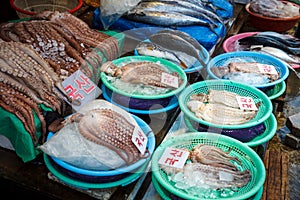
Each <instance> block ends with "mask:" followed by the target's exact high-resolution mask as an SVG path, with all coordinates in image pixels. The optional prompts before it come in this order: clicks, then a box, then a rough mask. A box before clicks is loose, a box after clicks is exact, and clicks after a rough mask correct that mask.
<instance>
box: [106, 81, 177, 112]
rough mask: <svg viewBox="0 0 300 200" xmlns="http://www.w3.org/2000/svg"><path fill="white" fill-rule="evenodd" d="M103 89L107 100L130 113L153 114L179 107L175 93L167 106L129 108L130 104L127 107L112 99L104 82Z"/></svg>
mask: <svg viewBox="0 0 300 200" xmlns="http://www.w3.org/2000/svg"><path fill="white" fill-rule="evenodd" d="M101 90H102V94H103V98H104V99H105V100H107V101H108V102H111V103H113V104H114V105H117V106H119V107H120V108H122V109H124V110H126V111H128V112H130V113H133V114H142V115H152V114H157V113H165V112H168V111H170V110H172V109H174V108H177V107H178V98H177V96H176V95H174V96H172V97H171V99H170V100H169V101H168V105H166V106H165V107H163V106H160V105H156V106H157V108H155V109H154V108H151V109H133V108H129V107H128V106H127V107H126V106H123V105H121V104H119V103H116V102H114V100H113V99H112V92H111V91H110V90H109V89H108V88H107V87H106V86H105V85H104V84H102V85H101Z"/></svg>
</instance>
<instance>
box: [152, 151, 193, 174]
mask: <svg viewBox="0 0 300 200" xmlns="http://www.w3.org/2000/svg"><path fill="white" fill-rule="evenodd" d="M189 154H190V153H189V152H188V151H186V150H183V149H177V148H172V147H167V148H166V149H165V151H164V153H163V155H162V156H161V157H160V159H159V161H158V164H161V165H166V166H169V167H175V168H180V169H182V168H183V166H184V164H185V162H186V160H187V158H188V156H189Z"/></svg>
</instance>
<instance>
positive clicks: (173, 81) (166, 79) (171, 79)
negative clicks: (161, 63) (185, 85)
mask: <svg viewBox="0 0 300 200" xmlns="http://www.w3.org/2000/svg"><path fill="white" fill-rule="evenodd" d="M161 83H164V84H166V85H169V86H172V87H174V88H178V86H179V83H178V77H176V76H173V75H170V74H168V73H165V72H163V73H162V74H161Z"/></svg>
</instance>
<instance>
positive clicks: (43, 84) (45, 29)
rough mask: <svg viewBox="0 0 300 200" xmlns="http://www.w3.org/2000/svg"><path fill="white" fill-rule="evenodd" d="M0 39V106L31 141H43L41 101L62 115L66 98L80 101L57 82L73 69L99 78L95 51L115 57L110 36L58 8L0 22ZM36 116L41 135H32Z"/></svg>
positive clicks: (98, 58)
mask: <svg viewBox="0 0 300 200" xmlns="http://www.w3.org/2000/svg"><path fill="white" fill-rule="evenodd" d="M0 43H1V47H0V48H1V51H0V65H1V72H0V85H1V86H0V87H1V97H0V106H1V107H2V108H3V109H4V110H5V111H7V112H10V113H12V114H14V115H15V116H17V117H18V119H19V120H20V122H22V124H23V125H24V128H25V130H26V131H27V132H28V133H29V134H30V136H31V138H32V140H33V143H34V144H35V145H37V144H38V143H39V142H40V143H43V142H44V141H45V134H46V122H45V119H44V114H43V112H42V111H43V109H42V108H41V105H43V106H45V107H47V108H49V109H51V110H52V111H53V112H56V113H57V114H58V115H61V116H64V115H65V114H66V103H65V100H67V101H68V102H70V103H72V104H73V105H80V102H79V101H78V100H72V99H71V98H70V97H69V96H68V95H67V93H66V91H65V90H64V88H63V86H62V81H63V80H64V79H66V78H67V77H69V76H70V75H71V74H72V73H73V72H75V71H76V70H78V69H80V70H82V72H83V73H85V74H86V75H87V76H88V77H89V78H90V79H91V80H95V81H98V80H99V77H98V76H97V75H99V66H100V65H101V64H102V57H101V56H100V53H99V52H102V54H103V55H105V56H106V58H107V59H115V58H117V57H118V56H119V49H118V41H117V40H116V39H115V38H113V37H111V36H109V35H106V34H103V33H101V32H99V31H97V30H94V29H91V28H89V27H88V25H87V24H86V23H85V22H83V21H82V20H80V19H79V18H77V17H75V16H73V15H72V14H70V13H60V12H57V11H56V12H51V11H45V12H43V13H40V14H38V15H36V16H33V17H32V18H30V19H28V20H22V21H18V22H7V23H3V24H1V32H0ZM35 115H36V116H37V118H38V119H39V121H40V123H41V129H42V131H41V132H42V137H41V140H38V138H37V136H36V134H37V132H38V131H37V130H36V129H37V127H36V124H35V120H34V116H35ZM26 131H25V133H26Z"/></svg>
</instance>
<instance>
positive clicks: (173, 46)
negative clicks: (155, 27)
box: [149, 32, 206, 67]
mask: <svg viewBox="0 0 300 200" xmlns="http://www.w3.org/2000/svg"><path fill="white" fill-rule="evenodd" d="M149 40H150V41H151V42H153V43H156V44H159V45H160V46H162V47H164V48H166V49H169V50H172V51H181V52H184V53H186V54H187V55H190V56H192V57H195V58H196V59H197V60H198V61H199V62H200V63H201V65H202V66H204V67H205V66H206V64H205V63H204V61H203V59H204V58H203V57H201V56H200V54H199V52H200V51H199V50H198V49H197V48H196V47H195V46H194V45H193V44H191V43H190V42H189V41H187V40H185V39H184V38H182V37H181V36H178V35H175V34H170V33H168V32H158V33H156V34H153V35H151V36H150V37H149Z"/></svg>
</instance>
